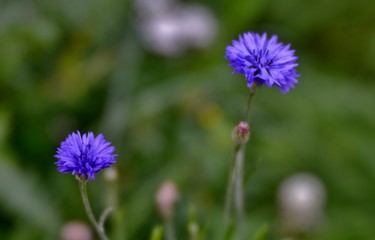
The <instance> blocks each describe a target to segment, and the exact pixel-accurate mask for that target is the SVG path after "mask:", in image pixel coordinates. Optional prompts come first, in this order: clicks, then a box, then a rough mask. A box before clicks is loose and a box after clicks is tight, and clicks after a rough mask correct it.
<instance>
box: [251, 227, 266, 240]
mask: <svg viewBox="0 0 375 240" xmlns="http://www.w3.org/2000/svg"><path fill="white" fill-rule="evenodd" d="M269 228H270V227H269V225H268V224H267V223H266V224H264V225H263V226H262V227H260V228H259V229H258V231H257V232H256V233H255V235H254V237H253V238H252V240H264V239H265V238H266V235H267V233H268V230H269Z"/></svg>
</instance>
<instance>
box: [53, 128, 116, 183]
mask: <svg viewBox="0 0 375 240" xmlns="http://www.w3.org/2000/svg"><path fill="white" fill-rule="evenodd" d="M114 151H115V147H113V146H112V145H111V143H110V142H108V141H106V140H105V139H104V136H103V135H102V134H99V135H98V136H97V137H95V136H94V134H93V133H92V132H89V133H87V134H86V133H85V134H82V135H81V133H80V132H79V131H77V132H76V133H74V132H73V133H72V134H70V135H69V136H68V137H67V138H66V139H65V140H64V141H63V142H62V143H61V145H60V147H59V148H58V149H57V152H56V154H55V156H54V157H55V158H57V162H55V164H56V165H57V170H58V171H59V172H61V173H69V172H71V173H72V175H76V174H77V175H80V177H82V178H85V179H87V180H94V179H95V173H97V172H99V171H100V170H102V169H103V168H108V167H110V166H111V165H112V164H113V163H115V162H116V154H114Z"/></svg>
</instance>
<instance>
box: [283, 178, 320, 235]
mask: <svg viewBox="0 0 375 240" xmlns="http://www.w3.org/2000/svg"><path fill="white" fill-rule="evenodd" d="M325 198H326V194H325V188H324V186H323V184H322V182H321V181H320V180H319V179H318V178H317V177H315V176H314V175H312V174H309V173H299V174H295V175H292V176H290V177H288V178H287V179H285V180H284V181H283V182H282V183H281V186H280V188H279V192H278V203H279V206H280V211H281V213H280V217H281V219H280V220H281V227H282V230H283V232H287V233H301V232H306V231H309V230H311V229H312V228H313V227H314V226H315V225H316V224H317V223H319V221H320V220H321V217H322V215H323V207H324V203H325Z"/></svg>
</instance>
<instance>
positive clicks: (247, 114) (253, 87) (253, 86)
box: [245, 82, 258, 123]
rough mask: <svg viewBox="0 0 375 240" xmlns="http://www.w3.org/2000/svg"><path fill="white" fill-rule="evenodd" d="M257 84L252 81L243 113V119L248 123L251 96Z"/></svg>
mask: <svg viewBox="0 0 375 240" xmlns="http://www.w3.org/2000/svg"><path fill="white" fill-rule="evenodd" d="M257 86H258V85H257V84H256V83H255V82H254V83H253V84H252V85H251V87H250V89H249V93H250V94H249V100H248V101H247V108H246V115H245V119H246V122H247V123H249V120H250V110H251V103H252V101H253V97H254V95H255V92H256V90H257Z"/></svg>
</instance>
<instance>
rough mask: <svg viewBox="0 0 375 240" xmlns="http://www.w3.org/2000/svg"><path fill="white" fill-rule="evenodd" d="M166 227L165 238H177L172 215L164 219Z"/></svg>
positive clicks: (172, 239) (171, 239) (167, 239)
mask: <svg viewBox="0 0 375 240" xmlns="http://www.w3.org/2000/svg"><path fill="white" fill-rule="evenodd" d="M164 225H165V226H164V228H165V239H166V240H176V234H175V232H174V226H173V222H172V217H166V218H165V219H164Z"/></svg>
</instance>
